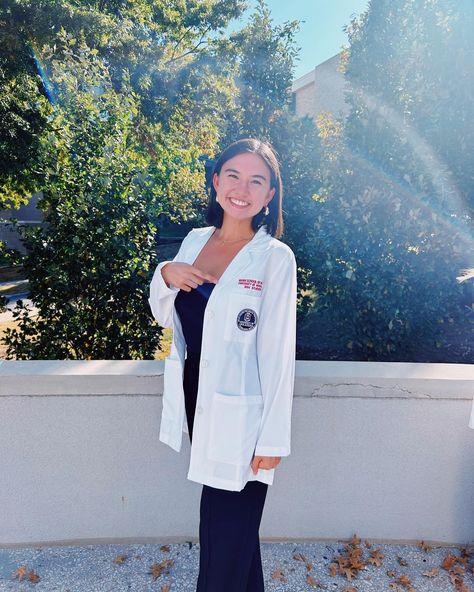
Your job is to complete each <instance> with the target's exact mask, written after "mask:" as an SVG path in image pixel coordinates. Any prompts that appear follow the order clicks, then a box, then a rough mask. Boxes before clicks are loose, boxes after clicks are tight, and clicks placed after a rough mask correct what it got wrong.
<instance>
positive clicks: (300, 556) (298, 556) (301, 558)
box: [293, 553, 307, 563]
mask: <svg viewBox="0 0 474 592" xmlns="http://www.w3.org/2000/svg"><path fill="white" fill-rule="evenodd" d="M293 559H296V561H304V562H305V563H306V561H307V559H306V557H305V556H304V555H303V553H296V554H295V555H293Z"/></svg>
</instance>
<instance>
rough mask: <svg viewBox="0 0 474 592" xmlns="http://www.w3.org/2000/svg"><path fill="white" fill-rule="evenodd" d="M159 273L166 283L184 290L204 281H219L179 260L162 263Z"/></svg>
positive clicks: (195, 286) (187, 290) (188, 290)
mask: <svg viewBox="0 0 474 592" xmlns="http://www.w3.org/2000/svg"><path fill="white" fill-rule="evenodd" d="M161 274H162V276H163V278H164V280H165V282H166V283H167V285H170V284H172V285H173V286H176V287H177V288H179V289H180V290H185V291H186V292H190V291H191V290H192V289H193V288H197V287H198V286H199V285H201V284H203V283H204V282H205V281H209V282H213V283H217V282H218V281H219V280H218V279H217V278H216V277H215V276H214V275H212V274H211V273H207V272H205V271H202V270H200V269H198V268H197V267H194V266H193V265H190V264H189V263H181V262H179V261H170V262H169V263H167V264H166V265H164V266H163V268H162V270H161Z"/></svg>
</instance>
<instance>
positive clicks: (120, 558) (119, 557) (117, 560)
mask: <svg viewBox="0 0 474 592" xmlns="http://www.w3.org/2000/svg"><path fill="white" fill-rule="evenodd" d="M127 557H128V556H127V555H117V557H116V558H115V559H114V563H123V562H124V561H125V559H127Z"/></svg>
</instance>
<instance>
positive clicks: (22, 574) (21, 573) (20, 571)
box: [15, 565, 26, 582]
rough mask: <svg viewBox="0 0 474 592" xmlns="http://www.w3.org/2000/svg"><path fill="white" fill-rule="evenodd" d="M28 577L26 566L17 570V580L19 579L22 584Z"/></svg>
mask: <svg viewBox="0 0 474 592" xmlns="http://www.w3.org/2000/svg"><path fill="white" fill-rule="evenodd" d="M25 575H26V566H24V565H21V566H20V567H17V568H16V570H15V578H18V579H19V580H20V582H21V580H22V579H23V578H24V577H25Z"/></svg>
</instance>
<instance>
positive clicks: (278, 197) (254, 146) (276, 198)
mask: <svg viewBox="0 0 474 592" xmlns="http://www.w3.org/2000/svg"><path fill="white" fill-rule="evenodd" d="M246 152H250V153H252V154H258V155H259V156H260V157H261V158H262V159H263V161H264V162H265V164H266V165H267V167H268V170H269V171H270V189H273V188H275V193H274V195H273V197H272V199H271V200H270V201H269V203H268V210H269V212H268V216H265V214H264V210H263V208H262V210H261V211H260V212H258V214H255V216H254V217H253V218H252V229H253V230H254V231H255V232H256V231H257V230H258V229H259V228H260V226H263V225H266V227H267V228H266V229H267V232H268V233H269V234H271V235H272V236H274V237H275V238H280V237H281V235H282V234H283V216H282V200H283V185H282V181H281V175H280V165H279V164H278V159H277V156H276V154H275V151H274V149H273V148H272V147H271V146H270V144H267V143H266V142H262V141H260V140H256V139H254V138H243V139H242V140H237V142H233V143H232V144H230V145H229V146H227V148H225V150H223V151H222V152H221V154H220V156H219V158H218V159H217V161H216V163H215V164H214V168H213V171H212V175H211V183H210V186H211V187H210V199H209V204H208V207H207V212H206V222H207V224H211V225H212V226H215V227H216V228H220V227H221V226H222V222H223V219H224V210H223V209H222V207H221V206H220V204H219V203H218V202H217V201H216V190H215V189H214V184H213V183H212V178H213V177H214V173H217V174H218V175H219V174H220V172H221V169H222V167H223V165H224V164H225V163H226V162H227V161H228V160H230V159H231V158H233V157H234V156H237V155H239V154H244V153H246Z"/></svg>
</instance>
